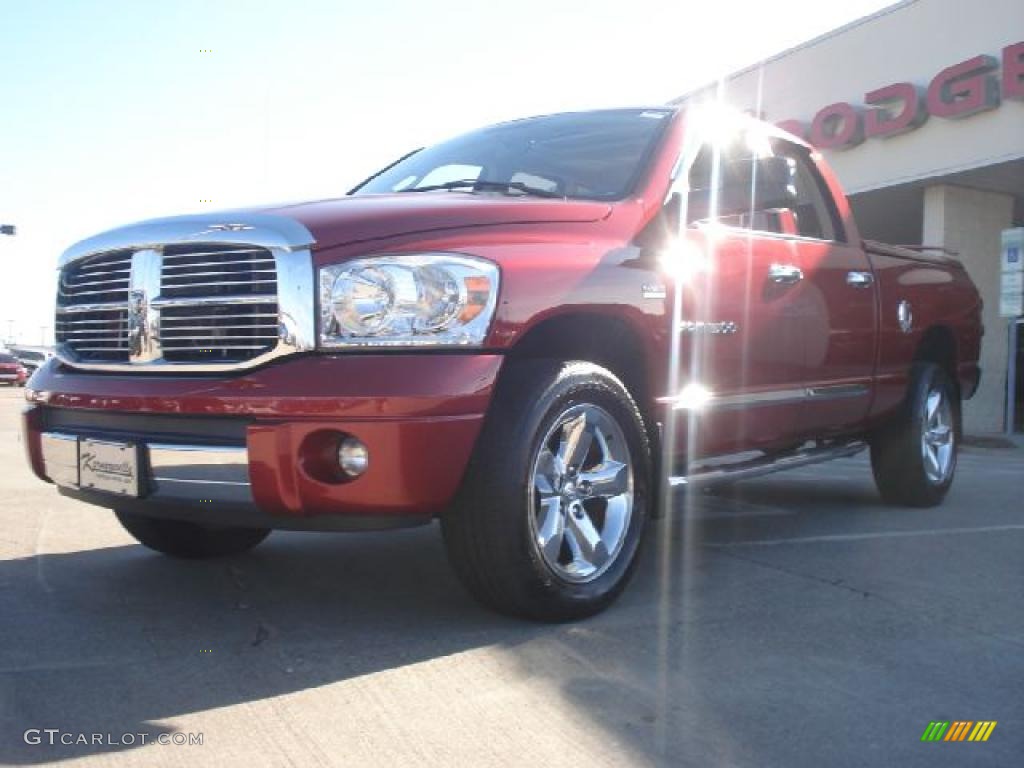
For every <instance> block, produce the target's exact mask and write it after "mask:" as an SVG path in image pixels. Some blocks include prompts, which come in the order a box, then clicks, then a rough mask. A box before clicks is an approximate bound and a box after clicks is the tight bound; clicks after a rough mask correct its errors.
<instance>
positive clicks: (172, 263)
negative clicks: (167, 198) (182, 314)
mask: <svg viewBox="0 0 1024 768" xmlns="http://www.w3.org/2000/svg"><path fill="white" fill-rule="evenodd" d="M254 294H269V295H276V294H277V271H276V270H275V268H274V257H273V255H272V254H271V253H270V251H268V250H267V249H265V248H246V247H238V246H233V245H220V246H218V245H209V246H200V247H198V248H197V247H196V246H193V245H176V246H168V247H167V248H165V249H164V266H163V278H162V281H161V287H160V295H161V296H162V297H164V298H180V297H208V296H251V295H254Z"/></svg>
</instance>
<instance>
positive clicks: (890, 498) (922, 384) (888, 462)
mask: <svg viewBox="0 0 1024 768" xmlns="http://www.w3.org/2000/svg"><path fill="white" fill-rule="evenodd" d="M935 393H938V394H939V395H940V396H941V398H944V400H945V402H946V403H948V406H949V408H948V414H947V415H948V418H946V419H945V421H946V427H947V428H948V439H949V447H950V450H949V454H948V460H945V461H938V463H937V464H933V463H931V461H930V460H929V459H928V458H927V454H928V451H929V449H928V448H927V447H926V433H927V434H928V435H934V434H938V433H937V432H936V427H935V424H936V422H934V421H930V419H929V416H928V404H929V398H930V397H932V396H934V394H935ZM959 424H960V395H959V389H958V388H957V387H956V385H955V384H954V383H953V382H952V381H951V380H950V378H949V376H948V375H947V374H946V372H945V371H944V370H943V369H942V368H940V367H939V366H937V365H935V364H934V363H915V364H914V366H913V368H912V369H911V375H910V387H909V390H908V392H907V397H906V400H905V402H904V403H903V406H902V407H901V409H900V411H899V413H898V414H897V416H896V417H895V419H894V421H893V422H892V424H890V425H887V426H886V427H884V428H883V429H881V430H879V432H878V433H877V434H876V435H874V437H873V438H872V440H871V469H872V471H873V473H874V476H875V484H876V485H877V486H878V490H879V492H881V494H882V498H883V499H885V501H887V502H888V503H890V504H900V505H904V506H910V507H934V506H936V505H937V504H939V503H941V502H942V499H943V498H944V497H945V496H946V493H947V492H948V491H949V488H950V486H951V485H952V484H953V475H954V474H955V471H956V459H957V449H958V447H959V438H960V431H959ZM929 444H931V443H929ZM936 467H937V468H938V470H939V471H936Z"/></svg>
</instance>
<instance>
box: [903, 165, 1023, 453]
mask: <svg viewBox="0 0 1024 768" xmlns="http://www.w3.org/2000/svg"><path fill="white" fill-rule="evenodd" d="M1013 202H1014V201H1013V196H1012V195H1005V194H1002V193H999V192H984V191H982V190H977V189H969V188H967V187H958V186H954V185H950V184H939V185H936V186H932V187H928V188H926V189H925V191H924V227H923V233H922V234H923V237H922V240H923V242H924V243H925V244H926V245H939V246H942V247H944V248H949V249H950V250H953V251H956V252H957V253H959V255H960V260H961V261H962V262H963V264H964V266H965V267H966V268H967V272H968V274H970V276H971V279H972V280H974V282H975V284H976V285H977V286H978V291H979V292H980V293H981V297H982V298H983V299H984V300H985V310H984V315H983V322H984V323H985V336H984V337H983V338H982V340H981V386H980V387H979V388H978V392H977V393H976V394H975V395H974V397H973V398H972V399H970V400H968V401H966V402H965V403H964V431H965V432H967V433H968V434H981V433H986V432H1001V431H1003V429H1004V419H1005V411H1006V372H1007V344H1008V341H1007V338H1008V336H1007V333H1008V331H1007V327H1008V322H1007V319H1006V318H1002V317H1000V316H999V272H1000V262H999V259H1000V249H1001V244H1000V234H1001V233H1002V231H1003V230H1004V229H1007V228H1009V227H1011V226H1013Z"/></svg>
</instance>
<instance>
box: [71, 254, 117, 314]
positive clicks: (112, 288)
mask: <svg viewBox="0 0 1024 768" xmlns="http://www.w3.org/2000/svg"><path fill="white" fill-rule="evenodd" d="M131 268H132V251H130V250H123V251H113V252H112V253H102V254H99V255H97V256H90V257H89V258H86V259H82V260H81V261H76V262H75V263H74V264H70V265H68V267H67V268H66V269H64V271H63V272H62V273H61V276H60V285H59V287H58V290H57V306H59V307H71V306H78V305H81V304H101V303H106V302H109V301H123V302H127V301H128V281H129V276H130V274H131Z"/></svg>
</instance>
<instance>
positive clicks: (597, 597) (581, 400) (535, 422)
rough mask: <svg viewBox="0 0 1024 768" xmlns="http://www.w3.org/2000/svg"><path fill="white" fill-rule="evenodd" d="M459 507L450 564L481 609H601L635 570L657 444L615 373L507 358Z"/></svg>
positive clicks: (572, 612)
mask: <svg viewBox="0 0 1024 768" xmlns="http://www.w3.org/2000/svg"><path fill="white" fill-rule="evenodd" d="M507 365H509V369H508V370H506V371H505V373H504V375H503V377H502V380H501V383H500V385H499V387H498V391H497V393H496V394H495V399H494V402H493V403H492V405H491V409H490V412H489V413H488V417H487V422H486V423H485V426H484V429H483V432H482V434H481V435H480V439H479V441H478V444H477V450H476V452H475V454H474V457H473V460H472V463H471V466H470V468H469V471H468V473H467V476H466V478H465V481H464V482H463V486H462V489H461V490H460V492H459V497H458V499H457V500H456V503H455V504H454V505H452V507H451V508H450V509H449V510H448V511H447V512H446V513H445V514H444V515H443V517H442V518H441V524H442V530H443V531H444V537H445V543H446V545H447V547H448V553H449V558H450V560H451V562H452V565H453V566H454V568H455V570H456V572H457V573H458V574H459V577H460V578H461V579H462V581H463V583H464V584H465V585H466V586H467V588H468V589H469V590H470V592H472V593H473V595H474V596H476V597H477V599H479V600H480V601H481V602H483V603H485V604H486V605H489V606H491V607H492V608H495V609H497V610H499V611H502V612H504V613H510V614H514V615H517V616H526V617H530V618H536V619H543V620H548V621H564V620H567V619H577V618H581V617H583V616H587V615H590V614H593V613H596V612H597V611H600V610H601V609H602V608H604V607H605V606H606V605H608V604H609V603H610V602H611V601H612V600H614V599H615V597H616V596H617V595H618V594H619V593H620V592H621V591H622V588H623V587H624V586H625V584H626V581H627V580H628V579H629V576H630V574H631V573H632V570H633V566H634V564H635V562H636V553H637V550H638V548H639V545H640V540H641V538H642V535H643V531H644V527H645V524H646V522H647V518H648V515H649V507H650V488H651V448H650V444H649V442H648V439H647V432H646V429H645V426H644V421H643V418H642V417H641V415H640V412H639V409H638V408H637V406H636V403H635V402H634V401H633V398H632V397H631V396H630V394H629V392H628V391H627V390H626V388H625V387H624V386H623V384H622V382H621V381H619V379H618V378H616V377H615V376H614V375H613V374H611V373H610V372H609V371H607V370H606V369H604V368H601V367H600V366H597V365H594V364H593V363H586V362H558V361H552V360H518V361H511V362H510V363H507Z"/></svg>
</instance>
